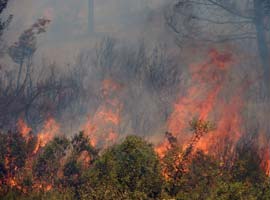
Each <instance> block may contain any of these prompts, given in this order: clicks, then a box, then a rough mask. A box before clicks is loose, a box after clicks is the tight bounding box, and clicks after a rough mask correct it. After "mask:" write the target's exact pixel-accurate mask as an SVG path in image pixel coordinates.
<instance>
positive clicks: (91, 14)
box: [88, 0, 95, 33]
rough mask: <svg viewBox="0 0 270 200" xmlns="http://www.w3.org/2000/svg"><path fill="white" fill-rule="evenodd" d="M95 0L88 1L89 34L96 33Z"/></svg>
mask: <svg viewBox="0 0 270 200" xmlns="http://www.w3.org/2000/svg"><path fill="white" fill-rule="evenodd" d="M94 16H95V15H94V0H88V33H93V32H94Z"/></svg>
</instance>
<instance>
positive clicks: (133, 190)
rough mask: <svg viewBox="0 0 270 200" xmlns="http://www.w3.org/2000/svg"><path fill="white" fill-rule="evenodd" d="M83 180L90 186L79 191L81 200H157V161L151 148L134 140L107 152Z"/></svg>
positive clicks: (133, 138) (158, 185) (159, 179)
mask: <svg viewBox="0 0 270 200" xmlns="http://www.w3.org/2000/svg"><path fill="white" fill-rule="evenodd" d="M87 177H88V178H87V179H89V181H90V182H89V181H87V184H86V185H84V187H83V188H82V191H81V195H82V197H84V198H85V197H87V198H90V199H91V198H94V199H95V198H97V199H115V198H116V197H118V198H119V199H157V198H159V197H160V195H161V189H162V177H161V174H160V167H159V162H158V158H157V156H156V154H155V153H154V151H153V148H152V146H151V145H150V144H148V143H147V142H145V141H143V140H142V139H141V138H138V137H136V136H129V137H127V138H126V139H125V141H124V142H123V143H121V144H119V145H116V146H114V147H112V148H111V149H108V150H107V151H106V152H105V153H104V154H103V155H102V156H101V157H100V158H99V159H98V160H97V161H96V162H95V163H94V167H93V168H92V169H91V170H90V171H89V172H88V174H87ZM109 195H112V196H109ZM113 195H114V196H115V197H113Z"/></svg>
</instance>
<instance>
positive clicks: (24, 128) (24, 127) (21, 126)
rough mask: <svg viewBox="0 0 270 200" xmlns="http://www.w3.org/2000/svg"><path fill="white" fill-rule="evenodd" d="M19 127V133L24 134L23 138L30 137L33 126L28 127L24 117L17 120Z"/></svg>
mask: <svg viewBox="0 0 270 200" xmlns="http://www.w3.org/2000/svg"><path fill="white" fill-rule="evenodd" d="M17 128H18V131H19V133H20V134H21V135H22V136H23V138H25V139H27V138H28V137H29V133H30V132H31V131H32V128H30V127H28V125H27V124H26V123H25V121H24V120H23V119H21V118H20V119H19V120H18V122H17Z"/></svg>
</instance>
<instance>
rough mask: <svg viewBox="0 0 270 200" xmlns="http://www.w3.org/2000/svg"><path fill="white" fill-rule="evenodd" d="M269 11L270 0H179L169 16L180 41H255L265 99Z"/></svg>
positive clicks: (269, 73) (268, 91)
mask: <svg viewBox="0 0 270 200" xmlns="http://www.w3.org/2000/svg"><path fill="white" fill-rule="evenodd" d="M269 10H270V3H269V1H268V0H243V1H240V0H239V1H223V0H195V1H193V0H178V1H177V3H176V4H175V5H174V6H173V9H172V11H171V12H169V14H168V15H166V19H167V24H168V25H169V27H170V28H171V29H172V31H173V32H175V33H176V35H177V38H178V39H179V41H182V40H185V39H186V40H189V41H193V42H194V41H200V42H207V43H224V42H236V41H238V42H240V43H244V42H246V43H248V42H251V41H254V42H255V44H256V46H257V49H258V50H257V51H258V58H259V59H260V62H261V67H262V71H263V75H262V77H263V81H262V85H263V87H262V90H261V96H262V98H263V99H269V97H270V83H269V78H270V61H269V45H268V43H269V41H267V38H268V37H267V34H269V28H268V26H269V25H267V24H266V23H267V20H266V19H267V18H268V17H269V13H270V12H269ZM207 26H209V27H207ZM201 27H204V28H205V27H207V29H206V30H207V31H210V32H207V31H206V32H205V29H201ZM211 30H215V31H213V32H211ZM218 30H219V31H218ZM228 30H231V31H228ZM210 35H211V36H210Z"/></svg>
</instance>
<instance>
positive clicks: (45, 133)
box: [34, 118, 60, 153]
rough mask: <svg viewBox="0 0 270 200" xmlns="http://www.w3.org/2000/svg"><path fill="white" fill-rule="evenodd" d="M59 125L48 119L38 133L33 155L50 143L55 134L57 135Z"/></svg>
mask: <svg viewBox="0 0 270 200" xmlns="http://www.w3.org/2000/svg"><path fill="white" fill-rule="evenodd" d="M59 130H60V125H59V124H58V123H57V122H56V121H55V119H53V118H49V119H48V120H47V121H46V122H45V123H44V126H43V128H42V130H41V131H40V132H39V133H38V135H37V137H38V141H37V145H36V148H35V150H34V153H36V152H38V150H39V149H40V148H41V147H44V146H45V145H46V144H47V143H48V142H50V141H51V140H52V139H53V138H54V137H55V136H56V135H57V134H59Z"/></svg>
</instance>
